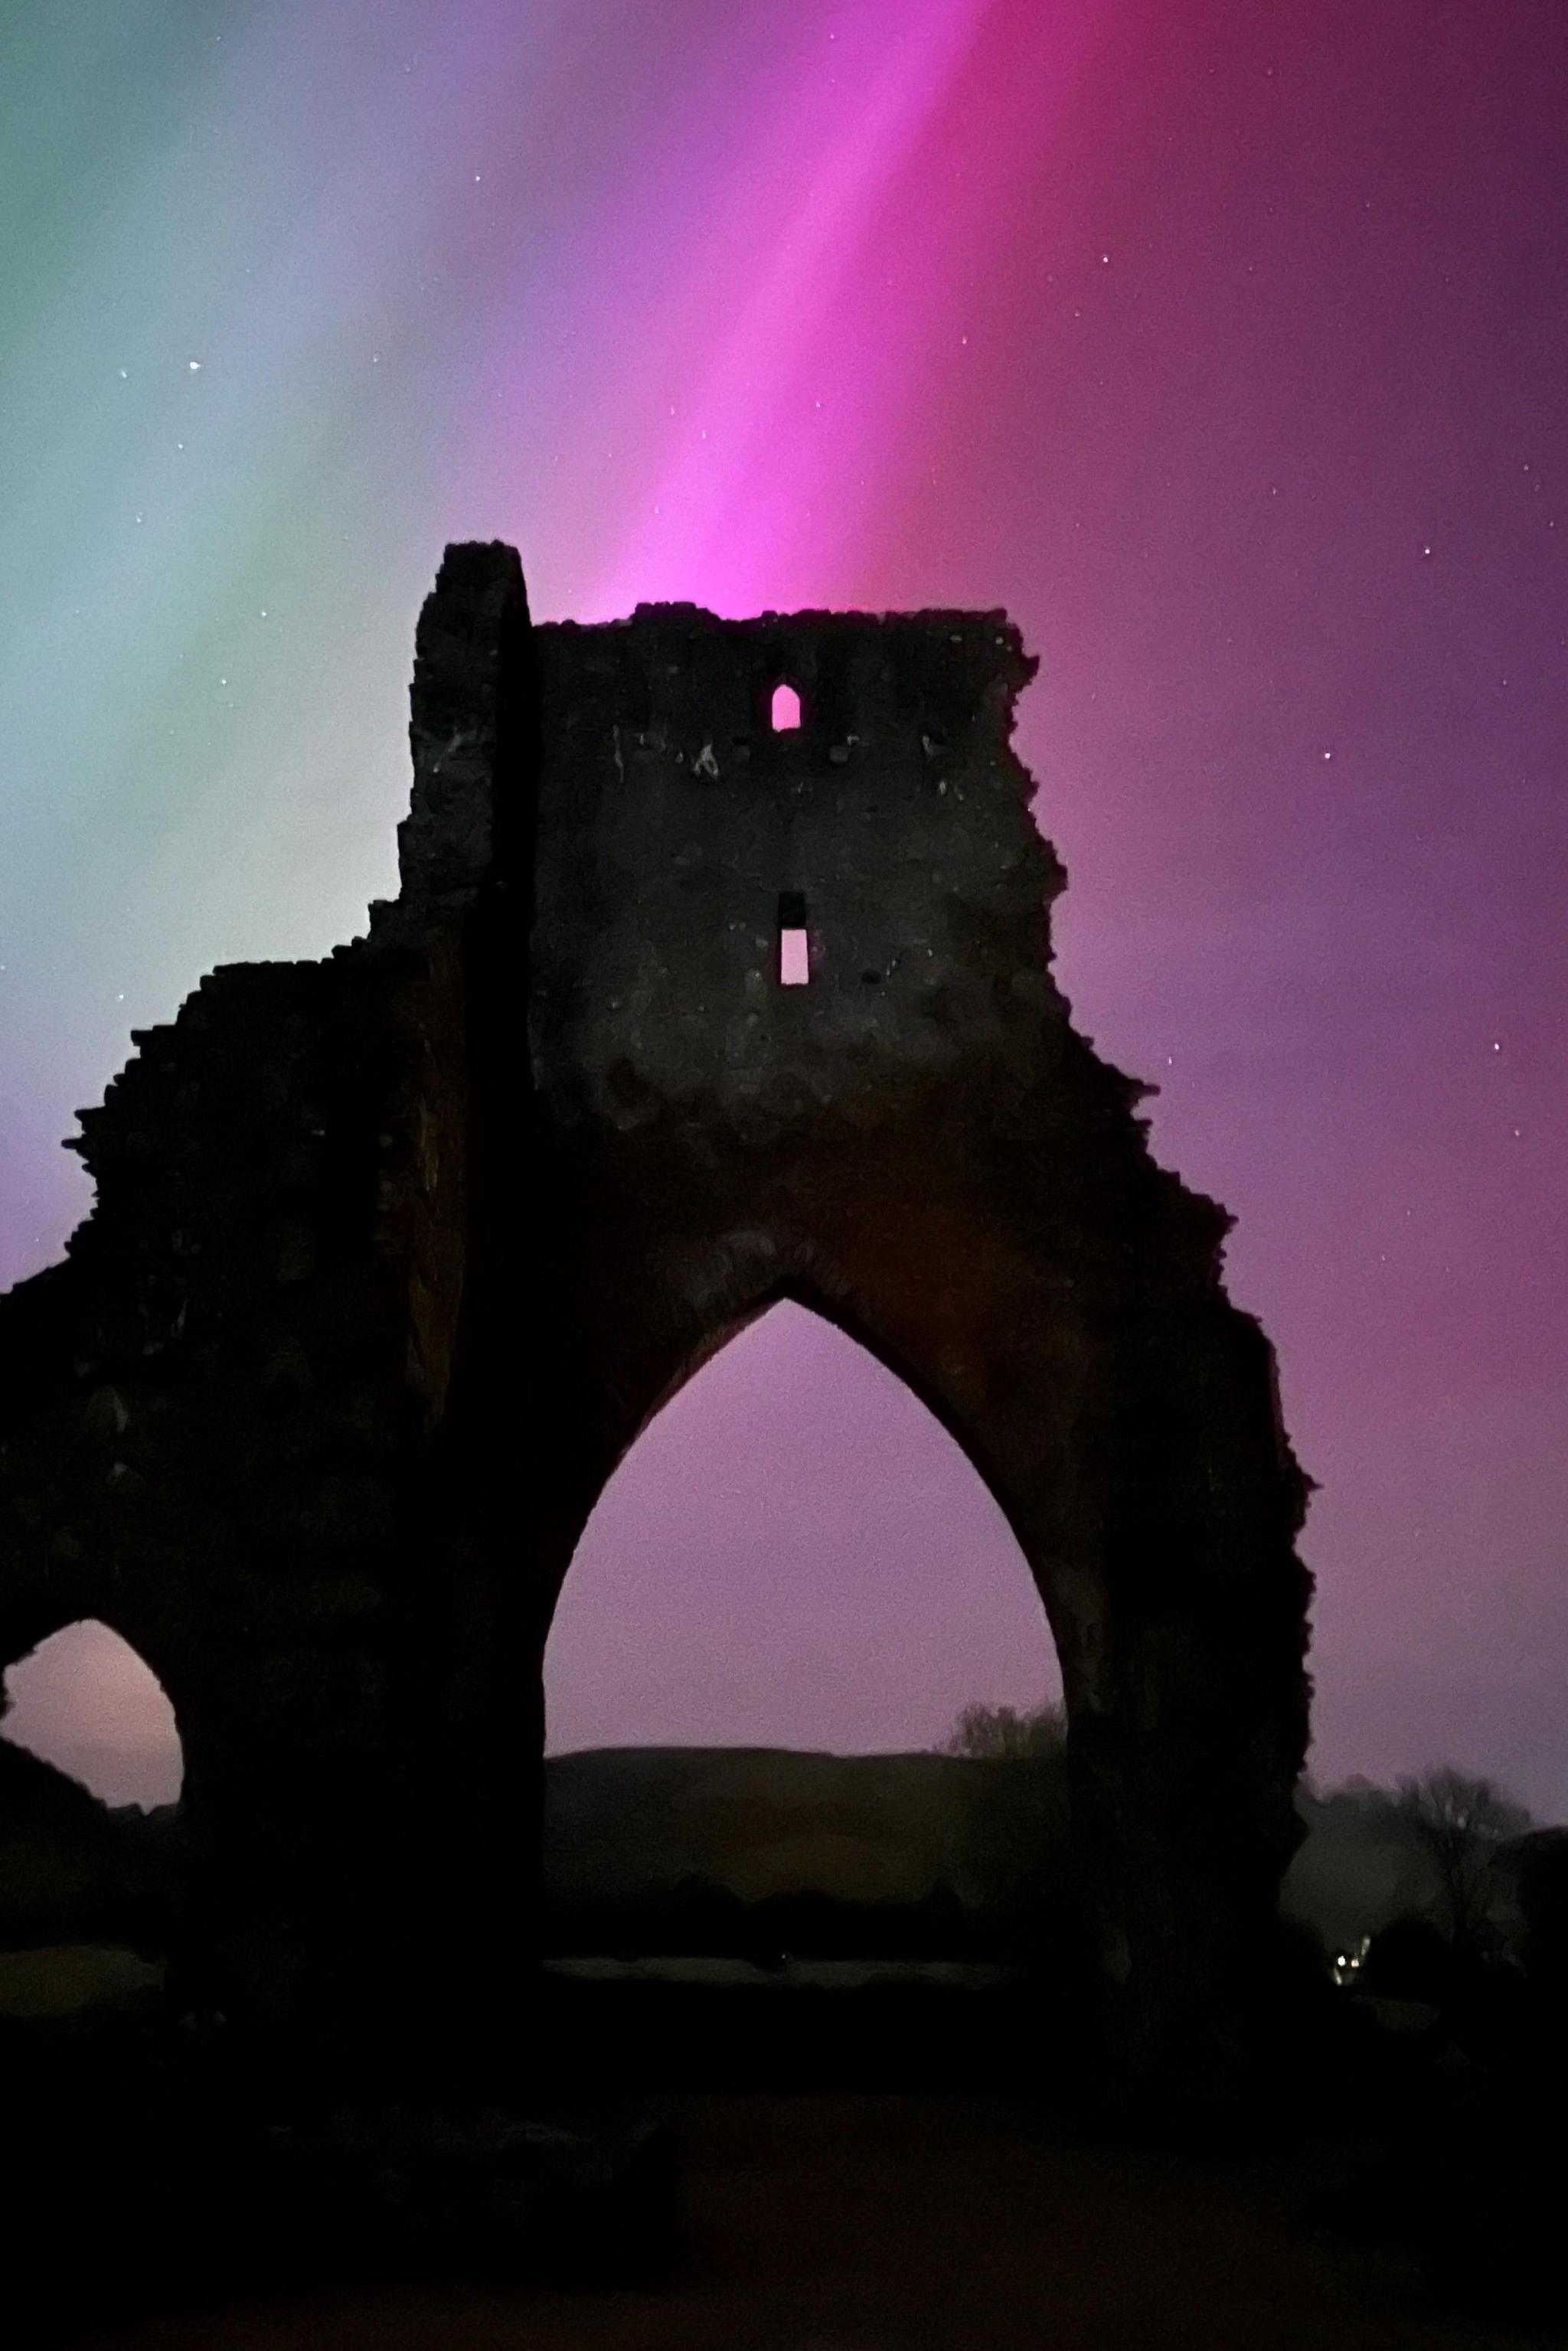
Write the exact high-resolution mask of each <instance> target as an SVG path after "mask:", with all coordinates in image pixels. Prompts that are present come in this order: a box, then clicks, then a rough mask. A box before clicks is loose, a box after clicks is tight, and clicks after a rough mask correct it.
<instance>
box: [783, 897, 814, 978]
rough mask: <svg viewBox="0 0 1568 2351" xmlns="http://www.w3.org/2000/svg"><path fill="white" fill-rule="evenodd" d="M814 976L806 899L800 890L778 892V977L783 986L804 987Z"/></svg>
mask: <svg viewBox="0 0 1568 2351" xmlns="http://www.w3.org/2000/svg"><path fill="white" fill-rule="evenodd" d="M810 977H811V946H810V935H809V934H808V932H807V929H806V900H805V897H804V894H803V893H801V892H800V891H799V890H781V891H780V892H779V985H780V987H805V986H806V984H807V982H808V981H809V980H810Z"/></svg>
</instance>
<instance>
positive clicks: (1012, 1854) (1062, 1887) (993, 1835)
mask: <svg viewBox="0 0 1568 2351" xmlns="http://www.w3.org/2000/svg"><path fill="white" fill-rule="evenodd" d="M938 1752H939V1753H941V1754H944V1755H953V1756H957V1757H961V1758H963V1759H964V1760H965V1761H967V1762H968V1763H970V1764H972V1765H973V1766H974V1767H975V1768H974V1771H973V1772H972V1774H967V1775H966V1777H967V1778H968V1779H969V1782H970V1784H969V1786H968V1787H967V1790H966V1806H965V1827H964V1840H963V1851H964V1860H965V1865H966V1867H967V1873H968V1876H969V1879H970V1883H971V1884H972V1885H973V1886H975V1887H976V1889H977V1893H978V1896H979V1899H980V1901H981V1904H982V1906H983V1907H984V1909H985V1911H986V1913H987V1914H988V1916H989V1917H990V1919H991V1920H992V1922H993V1925H994V1927H995V1928H996V1930H997V1932H998V1935H999V1936H1000V1937H1001V1938H1002V1940H1003V1942H1004V1944H1005V1945H1007V1946H1009V1947H1011V1948H1014V1949H1019V1950H1021V1951H1034V1952H1039V1951H1040V1950H1041V1949H1047V1948H1049V1947H1050V1946H1051V1944H1052V1943H1053V1942H1055V1943H1060V1942H1061V1938H1062V1935H1063V1933H1064V1931H1065V1930H1064V1920H1065V1918H1066V1916H1067V1913H1068V1910H1069V1908H1070V1906H1071V1899H1072V1894H1071V1887H1072V1868H1071V1844H1070V1832H1069V1810H1068V1796H1067V1718H1066V1716H1065V1714H1064V1713H1063V1711H1062V1709H1061V1707H1060V1706H1057V1705H1052V1704H1051V1702H1050V1701H1047V1702H1046V1703H1045V1704H1043V1705H1040V1706H1037V1707H1031V1708H1028V1709H1027V1710H1021V1711H1020V1709H1019V1708H1017V1707H1011V1706H988V1705H983V1704H977V1705H974V1706H967V1707H966V1708H964V1711H963V1713H962V1714H961V1715H960V1716H959V1717H958V1719H957V1722H956V1725H955V1727H954V1729H952V1731H951V1732H950V1733H949V1735H948V1736H947V1738H946V1740H943V1742H942V1745H941V1747H940V1749H939V1750H938Z"/></svg>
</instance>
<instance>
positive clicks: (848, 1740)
mask: <svg viewBox="0 0 1568 2351" xmlns="http://www.w3.org/2000/svg"><path fill="white" fill-rule="evenodd" d="M868 1443H869V1444H870V1445H871V1447H873V1457H874V1458H873V1462H872V1465H871V1467H870V1468H869V1470H868V1468H867V1464H866V1461H865V1459H864V1447H865V1446H866V1445H867V1444H868ZM916 1493H917V1494H918V1495H919V1496H920V1497H921V1498H922V1510H921V1511H920V1512H919V1513H916V1514H915V1516H914V1517H912V1516H911V1511H910V1498H911V1496H912V1495H913V1494H916ZM932 1514H935V1515H934V1516H933V1515H932ZM697 1556H700V1557H701V1559H702V1560H703V1561H705V1562H706V1563H707V1571H708V1572H707V1578H706V1590H707V1592H708V1595H709V1598H710V1599H711V1604H712V1607H713V1608H714V1609H715V1610H716V1611H719V1612H721V1614H722V1616H723V1618H724V1621H725V1622H726V1623H727V1625H729V1626H730V1627H731V1633H732V1636H733V1643H734V1647H735V1656H734V1657H733V1658H726V1657H720V1656H718V1655H717V1654H716V1652H715V1653H713V1654H712V1659H711V1663H712V1670H713V1671H714V1673H715V1674H716V1676H717V1677H718V1678H719V1682H720V1685H721V1687H722V1689H723V1691H724V1692H725V1693H726V1695H725V1696H723V1697H720V1696H718V1695H715V1696H713V1697H711V1698H706V1697H705V1695H704V1690H703V1686H702V1682H703V1676H704V1673H705V1671H706V1667H705V1666H704V1665H703V1664H702V1663H700V1662H698V1660H697V1659H696V1658H695V1657H694V1658H692V1659H690V1660H683V1658H682V1656H681V1655H680V1653H679V1652H678V1650H677V1648H676V1646H675V1637H676V1636H675V1635H674V1634H673V1633H672V1631H671V1629H670V1623H669V1620H670V1618H671V1617H672V1616H674V1618H675V1619H676V1620H677V1623H678V1625H680V1626H681V1627H683V1628H688V1629H687V1630H686V1631H685V1632H684V1633H683V1634H682V1635H681V1637H683V1638H685V1637H690V1638H693V1639H695V1640H697V1641H699V1642H700V1641H701V1640H702V1639H703V1637H704V1625H703V1604H701V1603H699V1601H698V1599H697V1594H696V1587H695V1582H694V1581H693V1580H692V1564H691V1562H693V1561H694V1560H695V1558H696V1557H697ZM819 1557H820V1558H821V1560H822V1561H823V1562H833V1566H832V1572H831V1573H823V1572H822V1569H821V1567H819V1566H818V1565H817V1563H816V1562H817V1561H818V1559H819ZM845 1583H847V1586H848V1590H849V1592H850V1593H852V1595H853V1607H852V1612H850V1613H849V1614H847V1615H846V1614H845V1611H844V1606H843V1602H842V1599H841V1593H842V1588H843V1586H844V1584H845ZM830 1606H831V1608H832V1611H833V1615H832V1623H833V1634H832V1641H833V1644H834V1645H838V1644H841V1643H845V1642H849V1643H852V1645H853V1654H854V1655H855V1656H858V1657H861V1658H862V1671H863V1676H864V1678H863V1679H862V1683H861V1685H860V1687H859V1688H858V1690H856V1691H855V1692H853V1693H851V1692H850V1691H849V1690H847V1689H844V1688H842V1687H841V1680H840V1679H838V1678H835V1676H834V1670H833V1667H832V1665H831V1659H830V1658H829V1657H824V1656H818V1655H817V1653H816V1652H815V1650H814V1646H813V1641H812V1637H811V1636H812V1627H813V1625H814V1622H815V1619H816V1614H817V1612H818V1610H819V1609H822V1610H824V1611H826V1610H827V1609H828V1608H829V1607H830ZM967 1617H969V1618H972V1620H973V1626H974V1628H975V1629H974V1630H971V1626H970V1625H969V1624H967V1622H966V1618H967ZM934 1623H938V1624H940V1625H941V1626H942V1628H943V1632H942V1641H941V1646H942V1648H943V1649H944V1650H945V1651H946V1652H947V1653H948V1654H949V1655H950V1657H951V1664H950V1666H949V1667H947V1669H946V1673H945V1675H944V1674H943V1672H942V1670H941V1669H940V1668H939V1669H938V1672H937V1677H936V1679H935V1680H931V1679H929V1678H928V1680H927V1685H926V1687H925V1688H924V1689H917V1688H915V1687H914V1685H913V1682H912V1677H911V1667H910V1666H909V1664H908V1663H907V1657H908V1654H909V1652H910V1651H911V1650H912V1649H925V1650H929V1648H930V1646H931V1640H932V1625H933V1624H934ZM988 1627H990V1630H989V1632H988V1633H987V1628H988ZM709 1654H710V1653H709V1651H708V1650H707V1649H706V1648H704V1649H703V1650H702V1652H701V1655H702V1656H703V1657H704V1658H706V1657H708V1656H709ZM813 1656H817V1661H816V1662H815V1663H812V1662H810V1660H811V1659H812V1657H813ZM786 1658H789V1659H793V1660H794V1661H795V1662H794V1664H793V1665H792V1667H789V1670H791V1671H792V1672H793V1674H794V1677H795V1679H794V1683H793V1685H792V1686H791V1689H790V1691H789V1694H788V1696H781V1695H780V1694H779V1693H777V1692H775V1691H774V1690H773V1689H772V1688H771V1683H772V1679H773V1677H775V1676H776V1675H777V1674H778V1673H779V1671H781V1670H785V1669H786V1668H785V1665H784V1661H785V1659H786ZM901 1658H902V1659H903V1660H904V1662H902V1663H901ZM925 1671H926V1674H927V1677H929V1676H930V1674H931V1667H929V1665H928V1666H927V1667H926V1668H925ZM545 1673H546V1684H547V1722H548V1727H549V1748H550V1750H551V1751H552V1752H554V1751H558V1750H564V1749H570V1748H572V1747H577V1746H582V1745H591V1744H610V1745H622V1744H633V1745H635V1744H641V1743H643V1742H645V1741H653V1742H654V1743H665V1744H675V1745H682V1744H697V1745H702V1744H708V1743H714V1744H719V1745H724V1744H742V1745H745V1744H763V1745H779V1744H782V1745H790V1744H794V1745H799V1746H804V1747H828V1748H831V1749H832V1750H834V1751H838V1752H851V1751H855V1750H861V1749H867V1750H890V1749H896V1748H904V1749H907V1748H924V1747H929V1746H931V1745H933V1744H934V1743H935V1742H936V1741H937V1740H940V1739H942V1738H943V1737H945V1736H946V1733H947V1732H948V1731H949V1730H950V1729H951V1728H952V1726H953V1723H954V1722H955V1721H956V1718H957V1716H958V1714H959V1712H960V1711H961V1709H962V1708H963V1707H964V1706H966V1705H967V1704H969V1703H971V1702H973V1701H975V1700H977V1699H982V1700H1006V1701H1009V1702H1012V1703H1014V1704H1019V1705H1030V1704H1035V1703H1039V1702H1040V1701H1042V1700H1044V1699H1046V1698H1052V1697H1054V1696H1056V1695H1057V1694H1058V1691H1057V1686H1058V1684H1059V1678H1060V1677H1059V1675H1058V1670H1057V1663H1056V1656H1055V1649H1054V1645H1053V1643H1052V1640H1051V1630H1050V1625H1049V1622H1048V1620H1047V1618H1046V1617H1045V1614H1044V1612H1043V1610H1042V1608H1041V1606H1040V1595H1039V1590H1038V1586H1037V1585H1036V1583H1035V1582H1034V1580H1033V1578H1032V1576H1031V1574H1030V1569H1029V1565H1028V1562H1027V1561H1026V1560H1025V1558H1024V1556H1023V1553H1022V1551H1021V1549H1020V1547H1019V1542H1018V1540H1017V1537H1016V1534H1015V1533H1014V1532H1013V1530H1012V1528H1011V1526H1010V1524H1009V1521H1008V1519H1007V1515H1006V1512H1005V1510H1003V1509H1002V1507H1001V1505H1000V1504H999V1503H998V1500H997V1498H996V1496H995V1495H994V1493H993V1492H992V1491H991V1489H989V1487H988V1485H987V1483H986V1480H985V1479H984V1478H983V1477H982V1476H981V1475H980V1473H979V1471H978V1469H977V1468H976V1466H975V1464H974V1462H973V1461H972V1459H971V1458H969V1456H968V1454H967V1452H966V1451H965V1449H964V1447H962V1446H961V1445H960V1444H958V1443H956V1441H955V1438H954V1437H953V1434H952V1432H951V1430H950V1429H948V1428H946V1427H945V1426H943V1424H942V1422H941V1421H940V1420H939V1419H938V1418H937V1416H936V1415H935V1414H934V1413H932V1412H931V1410H930V1409H929V1408H928V1407H927V1406H926V1405H925V1404H924V1403H923V1402H922V1400H921V1399H920V1398H919V1397H918V1396H917V1395H915V1393H914V1391H913V1390H912V1389H911V1387H910V1386H909V1384H908V1383H907V1382H906V1381H904V1380H903V1379H902V1378H901V1377H900V1376H899V1375H898V1374H897V1373H896V1372H894V1371H893V1370H892V1369H891V1368H890V1367H889V1366H888V1365H887V1364H885V1362H883V1360H882V1359H881V1358H880V1357H879V1356H878V1355H876V1354H875V1353H874V1352H873V1350H872V1349H871V1348H869V1347H868V1346H866V1345H865V1344H864V1343H863V1342H862V1341H861V1340H858V1339H855V1338H852V1336H851V1335H850V1334H849V1333H848V1332H847V1331H846V1330H845V1329H844V1327H843V1324H842V1323H841V1322H839V1321H837V1320H836V1319H834V1318H833V1317H831V1316H829V1315H824V1314H823V1313H822V1312H821V1310H820V1307H817V1308H810V1307H807V1306H806V1305H805V1304H804V1303H803V1301H801V1300H800V1298H799V1297H798V1296H797V1295H795V1294H793V1293H789V1294H785V1295H783V1296H779V1295H775V1296H773V1297H771V1298H769V1299H768V1300H767V1301H763V1302H759V1303H758V1305H757V1306H756V1307H755V1308H754V1309H752V1310H751V1311H748V1312H747V1313H745V1314H743V1315H741V1316H739V1317H737V1318H736V1319H735V1320H734V1321H732V1322H729V1323H728V1324H727V1326H726V1327H724V1328H723V1329H722V1330H720V1331H718V1332H716V1333H714V1334H713V1335H712V1337H711V1338H710V1340H709V1341H708V1342H707V1343H705V1344H704V1345H703V1346H701V1347H700V1348H699V1349H697V1350H696V1351H695V1354H694V1355H693V1356H692V1357H691V1358H690V1359H689V1360H688V1361H687V1363H686V1364H685V1365H684V1366H683V1369H682V1372H681V1374H680V1375H679V1376H678V1377H677V1379H676V1380H675V1381H674V1383H673V1384H671V1386H670V1387H668V1388H667V1389H666V1390H665V1391H664V1394H663V1395H660V1396H659V1398H658V1399H657V1401H656V1403H655V1404H654V1405H653V1407H652V1408H651V1409H650V1410H649V1411H648V1412H647V1413H646V1414H645V1415H644V1416H643V1421H642V1424H641V1426H640V1427H639V1429H638V1431H637V1434H636V1436H635V1437H634V1438H633V1439H632V1443H631V1445H630V1446H629V1447H627V1448H626V1449H625V1450H624V1451H623V1452H622V1455H621V1458H620V1459H619V1460H618V1461H617V1463H616V1465H615V1468H613V1470H612V1473H611V1475H610V1477H609V1478H608V1479H607V1480H606V1482H605V1485H604V1487H603V1489H601V1493H600V1495H599V1498H598V1499H597V1500H596V1502H595V1504H594V1507H593V1510H592V1511H591V1513H590V1515H589V1518H588V1520H587V1522H586V1524H585V1527H584V1529H583V1531H582V1534H581V1536H580V1539H579V1541H578V1543H577V1545H576V1546H575V1549H574V1552H573V1556H572V1561H571V1564H570V1570H569V1572H568V1573H567V1575H566V1578H565V1581H564V1583H563V1585H562V1588H561V1593H560V1596H559V1601H558V1603H557V1606H556V1608H555V1611H554V1612H553V1614H552V1618H551V1625H550V1631H549V1641H548V1643H547V1646H546V1656H545ZM672 1674H673V1675H674V1677H675V1680H676V1682H677V1684H680V1685H684V1687H685V1691H686V1693H687V1697H686V1698H685V1702H684V1704H682V1703H680V1702H676V1701H673V1700H672V1699H671V1698H669V1697H668V1696H665V1697H664V1698H655V1696H654V1694H653V1693H654V1688H655V1687H659V1688H664V1687H665V1683H666V1680H667V1677H670V1676H671V1675H672ZM595 1677H601V1679H602V1681H603V1682H604V1683H605V1684H606V1685H608V1687H606V1688H605V1689H604V1690H603V1692H602V1694H599V1695H596V1694H595V1691H594V1678H595ZM889 1684H891V1686H892V1690H893V1693H894V1697H893V1698H892V1700H891V1701H890V1699H889V1698H888V1697H887V1695H886V1694H885V1693H886V1691H887V1689H888V1686H889ZM639 1686H640V1687H642V1689H643V1698H641V1700H639V1699H637V1698H631V1697H628V1695H627V1693H628V1692H629V1691H632V1690H635V1689H636V1688H637V1687H639ZM612 1691H613V1692H616V1693H619V1695H618V1696H616V1697H615V1698H613V1699H612V1696H611V1693H612ZM745 1693H749V1696H748V1697H747V1695H745ZM764 1715H765V1716H766V1719H765V1720H764ZM830 1721H831V1725H832V1726H833V1727H832V1728H831V1729H823V1728H822V1725H823V1724H824V1723H828V1722H830ZM813 1724H815V1725H816V1726H817V1728H815V1729H813V1728H811V1726H812V1725H813ZM759 1725H760V1726H761V1727H759Z"/></svg>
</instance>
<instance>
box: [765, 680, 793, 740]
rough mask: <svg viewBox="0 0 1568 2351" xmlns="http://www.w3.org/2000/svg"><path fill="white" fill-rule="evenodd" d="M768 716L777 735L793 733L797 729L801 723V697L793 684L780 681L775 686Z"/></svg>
mask: <svg viewBox="0 0 1568 2351" xmlns="http://www.w3.org/2000/svg"><path fill="white" fill-rule="evenodd" d="M768 723H769V724H770V726H772V729H773V732H774V733H775V735H791V734H793V733H795V732H796V731H797V729H798V728H799V726H800V695H799V694H798V693H797V692H796V690H795V688H794V687H793V686H792V685H789V684H784V683H782V682H780V684H778V685H776V686H775V687H774V689H773V699H772V701H771V703H770V704H769V705H768Z"/></svg>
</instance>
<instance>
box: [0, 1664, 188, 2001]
mask: <svg viewBox="0 0 1568 2351" xmlns="http://www.w3.org/2000/svg"><path fill="white" fill-rule="evenodd" d="M4 1696H5V1707H4V1712H3V1714H0V2017H13V2018H21V2019H27V2018H46V2019H47V2018H57V2019H58V2018H73V2019H76V2020H77V2021H78V2022H81V2021H86V2020H90V2019H95V2018H101V2017H107V2016H111V2015H119V2014H123V2013H141V2012H143V2011H146V2010H148V2009H149V2008H151V2007H154V2006H156V2003H157V2001H159V1999H160V1998H161V1996H162V1981H163V1965H162V1963H163V1956H164V1954H165V1953H166V1952H167V1951H168V1949H169V1943H170V1936H171V1931H172V1921H173V1916H174V1906H175V1901H176V1896H177V1889H178V1886H179V1882H180V1878H181V1874H182V1868H183V1860H182V1855H183V1835H184V1823H183V1814H182V1813H181V1812H180V1811H179V1810H178V1799H179V1796H180V1792H181V1787H182V1782H183V1772H184V1758H183V1750H182V1746H181V1740H180V1733H179V1730H178V1729H177V1728H176V1725H175V1721H174V1710H173V1708H172V1706H171V1704H170V1702H169V1699H168V1697H167V1696H166V1694H165V1692H164V1691H163V1689H162V1687H161V1685H160V1684H159V1682H158V1680H157V1678H156V1677H155V1676H154V1675H153V1673H152V1670H151V1668H150V1667H148V1666H147V1665H146V1663H145V1662H144V1661H143V1659H141V1657H139V1656H137V1654H136V1652H135V1650H134V1649H132V1648H131V1646H130V1645H129V1643H127V1642H126V1641H123V1640H122V1639H121V1638H120V1635H118V1634H117V1633H114V1632H111V1631H110V1627H109V1626H108V1625H104V1624H100V1623H99V1621H98V1620H97V1618H88V1619H85V1620H83V1621H81V1622H78V1623H77V1624H74V1625H67V1626H66V1627H65V1628H64V1629H63V1630H62V1631H60V1632H58V1633H56V1634H53V1635H51V1636H50V1637H49V1638H48V1639H47V1640H46V1641H41V1642H40V1643H39V1644H38V1646H37V1648H36V1649H33V1650H32V1651H30V1652H29V1654H28V1655H27V1656H25V1657H21V1658H19V1659H18V1660H17V1661H16V1663H15V1664H14V1665H13V1666H12V1667H10V1669H9V1671H8V1672H7V1673H6V1675H5V1692H4Z"/></svg>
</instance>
